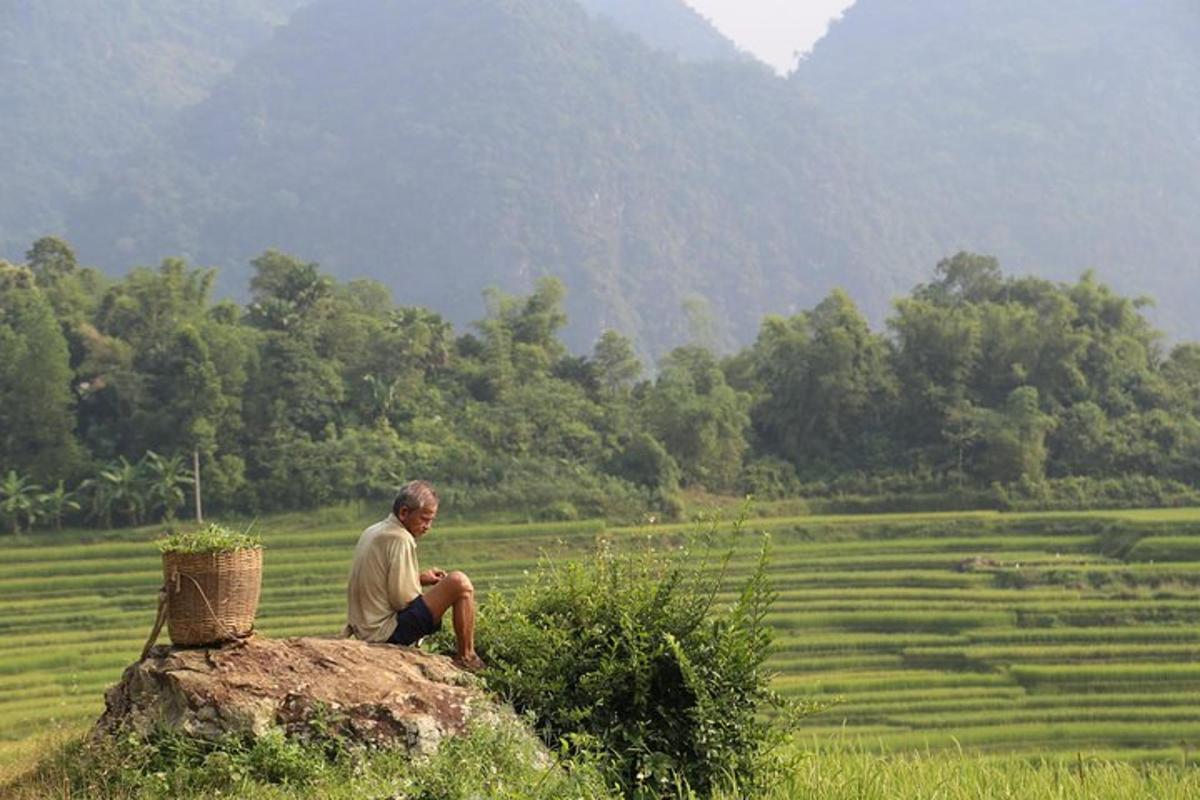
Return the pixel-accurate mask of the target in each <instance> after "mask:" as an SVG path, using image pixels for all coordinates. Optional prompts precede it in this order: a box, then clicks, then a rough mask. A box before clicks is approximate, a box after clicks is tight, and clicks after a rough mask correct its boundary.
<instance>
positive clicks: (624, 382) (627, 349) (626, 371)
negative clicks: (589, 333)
mask: <svg viewBox="0 0 1200 800" xmlns="http://www.w3.org/2000/svg"><path fill="white" fill-rule="evenodd" d="M592 364H593V365H595V370H596V375H597V380H598V381H599V384H600V389H601V391H602V392H603V394H604V396H607V397H610V398H611V397H615V396H617V395H619V394H622V393H626V392H629V391H630V390H631V389H632V388H633V385H634V384H635V383H636V382H637V380H638V378H640V377H641V375H642V363H641V362H640V361H638V358H637V354H636V353H635V352H634V350H633V342H631V341H630V340H629V338H628V337H625V336H622V335H621V334H619V333H617V332H616V331H605V332H604V333H602V334H601V335H600V338H599V339H598V340H597V341H596V346H595V347H594V348H593V349H592Z"/></svg>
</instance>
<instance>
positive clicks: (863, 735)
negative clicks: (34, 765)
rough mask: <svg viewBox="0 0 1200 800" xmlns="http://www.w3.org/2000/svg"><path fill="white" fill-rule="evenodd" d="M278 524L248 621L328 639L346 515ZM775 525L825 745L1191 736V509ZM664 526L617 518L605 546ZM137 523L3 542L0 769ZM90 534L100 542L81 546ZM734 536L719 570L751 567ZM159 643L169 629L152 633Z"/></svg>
mask: <svg viewBox="0 0 1200 800" xmlns="http://www.w3.org/2000/svg"><path fill="white" fill-rule="evenodd" d="M370 521H371V520H369V519H365V518H364V519H358V518H350V517H345V518H343V519H340V520H339V519H336V518H334V517H329V518H327V519H326V520H325V521H321V520H320V519H305V518H301V517H291V518H278V519H274V520H270V521H268V522H266V523H264V524H262V525H260V528H261V529H262V530H263V539H264V542H265V544H266V546H267V552H266V557H265V575H264V586H263V598H262V606H261V611H260V615H259V623H258V627H259V630H260V631H261V632H262V633H263V634H265V635H268V636H275V637H282V636H293V635H319V634H325V635H327V634H332V633H334V632H336V631H337V630H338V628H339V627H340V626H341V624H342V622H343V614H344V581H345V576H346V572H347V569H348V565H349V559H350V555H351V552H352V550H353V545H354V542H355V540H356V539H357V536H358V532H359V530H360V529H361V528H362V527H363V526H364V525H365V524H367V523H368V522H370ZM750 527H752V528H756V529H757V528H761V529H764V530H768V531H769V532H770V533H771V536H772V562H771V564H772V567H771V570H772V575H773V579H774V585H775V587H776V589H777V590H778V592H779V597H778V601H777V603H776V605H775V607H774V611H773V614H772V620H771V621H772V622H773V624H774V626H775V628H776V630H777V643H778V653H777V655H776V656H775V659H774V667H775V669H776V670H777V671H778V679H777V685H778V688H779V689H780V690H781V691H782V692H784V693H786V694H789V695H795V696H811V695H815V696H819V697H827V698H828V697H840V698H841V702H840V704H839V705H837V706H836V707H834V708H833V709H831V710H830V711H827V712H825V713H824V714H822V715H819V716H817V717H813V718H811V719H810V720H808V721H807V722H806V723H805V724H806V728H807V730H806V735H808V736H811V737H813V738H814V739H815V740H816V741H818V742H820V743H821V746H823V747H828V746H830V744H837V743H846V744H847V745H853V747H855V748H857V749H861V748H867V749H886V750H901V751H902V750H907V749H925V748H927V747H932V748H940V747H955V746H961V747H964V748H978V749H981V750H987V751H996V752H1007V751H1013V752H1018V753H1030V754H1039V755H1044V754H1047V753H1061V754H1064V755H1066V754H1071V753H1076V752H1084V753H1091V754H1099V755H1112V754H1118V755H1120V756H1121V757H1123V758H1144V759H1170V760H1174V761H1177V762H1178V761H1179V760H1180V759H1184V760H1187V759H1189V758H1190V756H1189V753H1190V752H1191V751H1192V749H1194V748H1195V746H1196V745H1197V744H1200V658H1198V656H1200V563H1198V562H1200V510H1195V511H1192V510H1176V511H1170V512H1124V513H1112V514H1075V515H1069V514H1059V515H1041V516H1027V515H1005V516H999V515H994V514H974V515H911V516H903V515H891V516H875V517H853V518H850V517H845V518H812V517H809V518H796V519H769V520H758V521H755V522H754V523H753V524H752V525H751V526H750ZM603 530H604V528H603V526H602V524H601V523H599V522H587V523H563V524H544V525H523V526H471V527H467V526H441V527H439V529H438V530H437V531H436V532H435V534H434V535H432V536H430V538H429V539H427V540H425V541H424V542H423V543H422V545H421V557H422V562H423V564H425V565H427V566H434V565H440V566H453V567H456V568H463V569H466V570H467V571H468V572H470V573H471V575H472V577H473V578H474V579H475V582H476V584H477V586H478V587H479V588H480V589H481V590H482V591H483V592H485V593H486V592H488V591H495V590H498V589H503V588H504V587H506V586H511V585H514V584H516V583H517V582H519V581H521V580H522V579H523V575H524V574H525V572H526V571H527V570H530V569H532V568H534V566H535V565H536V562H537V559H538V557H539V553H541V552H543V551H548V552H550V553H551V554H552V555H555V554H557V556H560V557H561V556H566V555H569V554H572V553H579V552H584V551H586V549H587V548H588V547H589V546H590V544H591V543H592V542H593V540H594V539H595V537H596V536H597V535H599V534H600V533H601V532H602V531H603ZM680 530H681V528H680V526H660V527H657V528H654V529H649V530H639V531H634V530H628V529H614V530H610V531H608V533H609V534H611V535H612V536H613V537H614V538H615V539H616V540H618V541H620V540H623V539H632V538H636V537H640V536H641V535H643V534H647V533H648V534H650V535H651V536H655V535H676V534H678V533H679V532H680ZM153 537H154V532H153V531H140V532H122V533H111V534H106V535H102V536H101V535H97V534H95V533H86V532H72V533H66V534H62V535H59V536H53V535H38V536H36V537H25V538H23V539H19V540H16V539H12V538H7V539H3V540H0V766H2V765H4V764H5V763H6V762H7V763H12V762H14V761H17V760H19V759H21V758H22V757H23V754H24V753H26V752H27V751H28V749H29V748H30V746H31V745H30V742H32V741H34V740H35V739H36V738H37V737H39V736H44V735H45V734H46V733H47V732H48V731H54V730H59V729H62V728H63V727H66V728H72V727H79V726H83V725H86V724H87V723H88V722H90V720H92V719H93V718H94V717H95V716H96V715H98V714H99V712H100V711H101V709H102V706H103V691H104V689H105V687H107V686H108V685H110V684H111V683H113V682H114V681H115V680H116V679H117V678H118V677H119V676H120V673H121V670H122V669H123V667H124V666H126V665H127V664H129V663H130V662H131V661H133V660H134V659H135V658H136V657H137V654H138V652H139V651H140V648H141V645H142V643H143V642H144V640H145V637H146V635H147V633H148V630H149V628H150V625H151V623H152V621H153V617H154V608H155V603H156V593H157V589H158V586H159V584H160V582H161V573H160V567H159V557H158V553H157V550H156V549H155V548H154V547H153V545H152V544H151V543H150V540H151V539H152V538H153ZM88 539H93V540H95V541H90V542H89V541H88ZM750 545H751V543H750V542H747V546H746V547H745V548H744V551H743V552H739V555H738V557H737V558H736V559H735V561H734V563H733V566H732V572H733V574H734V577H735V580H736V576H737V575H738V574H746V573H748V572H749V570H750V569H751V567H752V550H753V547H751V546H750ZM164 639H165V633H164Z"/></svg>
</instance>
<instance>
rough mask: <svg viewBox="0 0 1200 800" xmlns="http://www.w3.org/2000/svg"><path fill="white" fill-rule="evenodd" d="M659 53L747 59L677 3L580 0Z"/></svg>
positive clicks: (697, 58)
mask: <svg viewBox="0 0 1200 800" xmlns="http://www.w3.org/2000/svg"><path fill="white" fill-rule="evenodd" d="M579 4H580V5H582V6H583V7H584V8H586V9H587V10H588V11H589V12H591V13H592V14H594V15H596V16H599V17H603V18H605V19H609V20H611V21H612V22H614V23H615V24H617V25H618V26H620V27H621V28H624V29H625V30H627V31H629V32H630V33H633V34H635V35H637V36H639V37H640V38H641V39H642V40H643V41H645V42H646V43H647V44H649V45H650V46H651V47H654V48H656V49H658V50H665V51H666V52H668V53H674V54H675V55H676V56H678V57H679V58H681V59H683V60H685V61H731V60H749V59H751V58H752V56H750V55H748V54H746V53H743V52H742V51H740V50H738V48H737V46H736V45H735V44H734V43H733V42H731V41H729V39H727V38H725V36H723V35H722V34H721V32H720V31H718V30H717V29H716V28H714V27H713V26H712V25H711V24H710V23H709V22H708V21H707V20H706V19H704V18H703V17H702V16H700V15H699V14H698V13H696V11H695V10H693V9H692V8H691V7H690V6H688V5H687V4H686V3H682V2H680V0H579Z"/></svg>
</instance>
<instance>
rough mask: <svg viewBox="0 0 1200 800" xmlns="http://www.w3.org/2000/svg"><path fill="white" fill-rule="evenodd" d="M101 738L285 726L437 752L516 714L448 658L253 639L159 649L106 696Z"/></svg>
mask: <svg viewBox="0 0 1200 800" xmlns="http://www.w3.org/2000/svg"><path fill="white" fill-rule="evenodd" d="M105 705H106V710H105V712H104V714H103V715H102V716H101V717H100V720H99V721H98V722H97V723H96V733H97V735H104V734H108V733H117V732H122V731H130V730H132V731H136V732H138V733H141V734H148V733H150V732H152V731H153V730H154V729H155V728H159V727H166V728H170V729H174V730H178V731H182V732H184V733H187V734H189V735H192V736H196V737H200V738H206V739H216V738H219V737H221V736H224V735H227V734H251V735H261V734H263V733H264V732H266V731H267V730H269V729H271V728H275V727H278V728H282V729H283V730H284V731H285V732H286V733H287V734H289V735H293V736H300V737H310V736H314V735H322V736H337V737H339V738H341V739H343V740H345V741H346V742H348V743H352V744H354V743H357V744H365V745H369V746H381V747H402V748H404V749H407V750H408V751H409V752H412V753H430V752H433V751H434V750H436V748H437V746H438V744H439V742H441V741H442V739H443V738H445V737H446V736H450V735H454V734H458V733H462V732H463V731H464V730H465V729H466V727H467V725H468V723H469V722H471V721H472V720H474V719H483V720H487V719H494V720H499V719H501V718H511V717H512V716H513V715H512V713H511V711H506V710H504V709H503V708H501V707H500V706H497V705H495V704H494V703H492V702H491V701H489V700H488V699H487V698H486V696H485V695H484V694H483V692H482V691H481V690H480V689H479V688H477V686H476V683H475V679H474V678H473V677H472V676H470V675H468V674H467V673H464V672H462V671H460V670H459V669H458V668H456V667H455V666H453V665H452V664H451V663H450V660H449V659H448V658H445V657H443V656H436V655H431V654H429V653H425V652H421V651H420V650H416V649H412V648H402V647H396V646H392V645H372V644H365V643H363V642H358V641H354V640H349V639H313V638H300V639H282V640H272V639H266V638H263V637H261V636H251V637H250V638H249V639H245V640H243V641H239V642H233V643H230V644H227V645H224V646H222V647H217V648H198V649H179V648H169V647H165V646H160V647H155V648H154V649H152V650H151V651H150V654H149V655H148V656H147V658H145V659H144V660H142V661H139V662H137V663H135V664H132V665H130V666H129V667H128V668H126V670H125V673H124V675H123V676H122V678H121V681H120V683H118V684H117V685H116V686H113V687H112V688H111V689H109V690H108V692H107V694H106V695H105Z"/></svg>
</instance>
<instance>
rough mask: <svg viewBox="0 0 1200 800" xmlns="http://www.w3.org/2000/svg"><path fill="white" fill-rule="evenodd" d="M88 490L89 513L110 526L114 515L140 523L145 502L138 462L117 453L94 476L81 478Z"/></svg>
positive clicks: (129, 521)
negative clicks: (110, 461) (112, 459)
mask: <svg viewBox="0 0 1200 800" xmlns="http://www.w3.org/2000/svg"><path fill="white" fill-rule="evenodd" d="M84 488H85V489H87V490H88V491H89V492H90V494H91V513H92V516H94V517H95V518H96V519H97V520H99V521H100V523H101V524H102V525H103V526H104V527H106V528H111V527H112V525H113V520H114V518H116V517H117V516H118V515H119V516H120V517H121V518H123V519H124V520H125V521H126V522H128V523H130V524H133V525H140V524H141V522H142V518H143V517H142V515H143V514H144V513H145V512H146V508H147V505H148V500H147V492H146V485H145V481H144V473H143V471H142V469H141V468H140V467H139V465H138V464H135V463H131V462H130V461H129V459H127V458H125V457H124V456H121V457H120V458H118V459H117V460H116V461H113V462H112V463H110V464H109V465H108V466H106V467H105V468H104V469H102V470H100V473H99V474H98V475H97V476H96V477H95V478H91V479H89V480H87V481H85V482H84Z"/></svg>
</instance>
